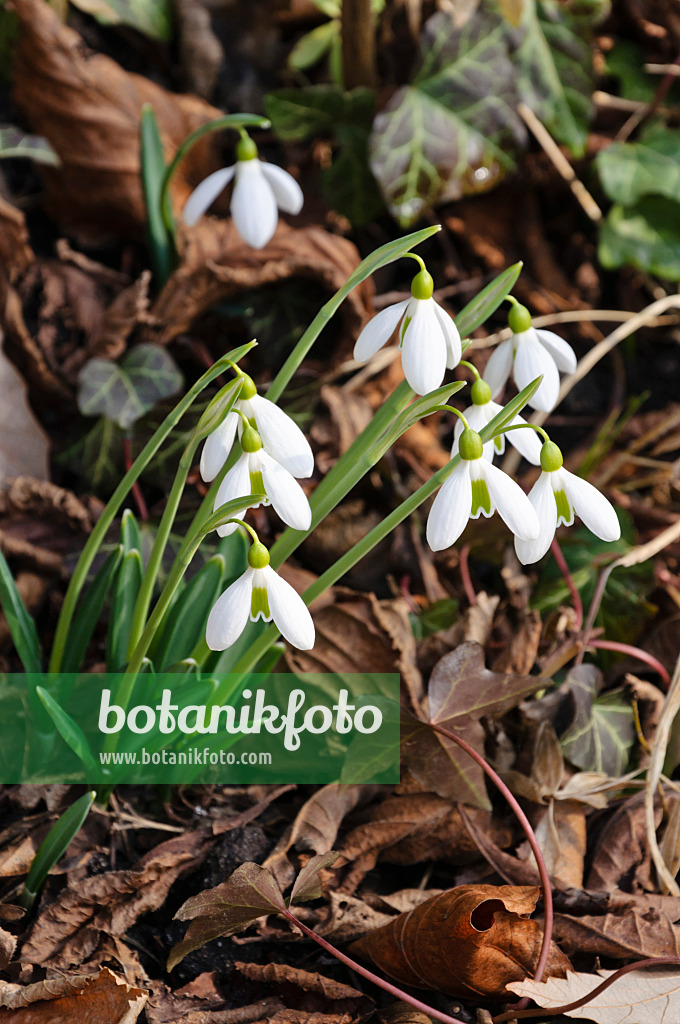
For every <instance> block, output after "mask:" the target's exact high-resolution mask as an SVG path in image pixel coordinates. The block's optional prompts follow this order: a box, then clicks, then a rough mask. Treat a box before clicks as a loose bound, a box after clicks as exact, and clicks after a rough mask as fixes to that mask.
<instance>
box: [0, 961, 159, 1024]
mask: <svg viewBox="0 0 680 1024" xmlns="http://www.w3.org/2000/svg"><path fill="white" fill-rule="evenodd" d="M10 989H11V990H12V991H11V992H10V991H8V990H10ZM0 1000H1V1001H2V1005H3V1006H4V1007H5V1009H2V1010H0V1021H2V1020H5V1021H7V1022H8V1024H9V1022H10V1021H11V1024H92V1022H93V1021H96V1022H97V1024H134V1021H136V1020H137V1018H138V1016H139V1014H140V1013H141V1012H142V1008H143V1007H144V1004H145V1003H146V1000H147V993H146V992H143V991H142V990H141V989H139V988H135V987H134V986H132V985H128V984H127V982H126V981H125V980H124V979H123V978H120V977H118V975H117V974H114V973H113V971H110V970H109V969H108V967H104V968H103V969H102V970H101V971H100V972H99V973H98V974H96V975H94V976H92V975H90V976H85V975H77V974H75V975H66V976H64V977H59V978H53V979H51V980H47V981H40V982H37V983H36V984H33V985H28V986H26V987H24V988H22V987H21V986H20V985H9V984H7V983H4V982H0Z"/></svg>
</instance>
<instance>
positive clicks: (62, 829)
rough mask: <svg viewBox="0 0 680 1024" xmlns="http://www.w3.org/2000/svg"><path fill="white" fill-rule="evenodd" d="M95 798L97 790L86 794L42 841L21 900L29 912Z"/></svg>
mask: <svg viewBox="0 0 680 1024" xmlns="http://www.w3.org/2000/svg"><path fill="white" fill-rule="evenodd" d="M96 795H97V794H96V793H95V792H94V791H91V792H89V793H85V794H84V795H83V796H81V798H80V799H79V800H76V802H75V803H74V804H72V805H71V807H69V809H68V810H67V811H65V812H64V813H63V814H62V816H61V817H60V818H59V820H58V821H57V822H55V824H54V825H53V826H52V828H51V829H50V830H49V832H48V833H47V835H46V836H45V838H44V839H43V841H42V843H41V844H40V849H39V850H38V852H37V853H36V855H35V857H34V858H33V863H32V864H31V870H30V871H29V873H28V878H27V879H26V883H25V885H24V889H23V892H22V894H21V897H20V903H21V905H22V907H26V908H27V909H28V910H30V908H31V907H32V906H33V904H34V902H35V898H36V896H37V895H38V892H39V890H40V887H41V886H42V884H43V882H44V881H45V879H46V878H47V875H48V874H49V872H50V871H51V869H52V868H53V867H54V865H55V864H56V863H57V861H58V860H59V858H60V857H61V856H62V855H63V854H64V853H65V852H66V850H67V848H68V846H69V844H70V843H71V842H72V840H73V839H74V837H75V836H76V835H77V833H78V832H79V831H80V828H81V826H82V824H83V822H84V821H85V818H86V817H87V815H88V813H89V810H90V807H92V804H93V803H94V798H95V796H96Z"/></svg>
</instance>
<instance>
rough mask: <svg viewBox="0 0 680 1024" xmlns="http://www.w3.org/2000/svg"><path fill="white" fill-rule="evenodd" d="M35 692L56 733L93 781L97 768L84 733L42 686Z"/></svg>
mask: <svg viewBox="0 0 680 1024" xmlns="http://www.w3.org/2000/svg"><path fill="white" fill-rule="evenodd" d="M35 691H36V693H37V695H38V697H39V698H40V700H41V702H42V705H43V707H44V708H45V710H46V711H47V714H48V715H49V716H50V718H51V719H52V721H53V722H54V725H55V727H56V730H57V732H58V733H59V735H60V736H61V737H62V739H63V740H64V742H65V743H67V744H68V745H69V747H70V748H71V750H72V751H73V753H74V754H75V755H76V757H77V758H78V760H79V761H80V762H81V764H82V766H83V768H84V769H85V771H86V772H87V773H88V775H89V776H90V778H92V779H94V778H96V777H97V775H98V774H99V768H98V767H97V764H96V762H95V760H94V757H93V756H92V751H91V750H90V745H89V743H88V742H87V739H86V737H85V733H84V732H83V730H82V729H81V728H80V726H79V725H78V723H77V722H76V721H74V720H73V718H71V716H70V715H69V714H67V713H66V712H65V711H64V709H63V708H62V707H61V705H60V704H58V703H57V701H56V700H55V699H54V697H52V696H51V694H49V693H48V692H47V690H45V689H44V688H43V687H42V686H36V688H35Z"/></svg>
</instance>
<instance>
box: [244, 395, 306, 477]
mask: <svg viewBox="0 0 680 1024" xmlns="http://www.w3.org/2000/svg"><path fill="white" fill-rule="evenodd" d="M249 405H250V406H251V409H252V415H253V416H254V418H255V422H256V424H257V429H258V432H259V434H260V437H261V438H262V444H263V446H264V449H265V451H266V452H268V454H269V455H271V456H272V458H273V459H276V461H277V462H278V463H280V464H281V465H282V466H283V467H284V469H287V470H288V472H289V473H292V474H293V476H295V477H298V478H306V477H308V476H311V475H312V473H313V472H314V455H313V454H312V449H311V448H310V447H309V441H308V440H307V438H306V437H305V435H304V434H303V433H302V431H301V430H300V428H299V427H298V425H297V423H295V422H294V420H292V419H291V418H290V416H289V415H288V414H287V413H285V412H284V411H283V409H279V407H278V405H275V404H274V402H270V401H269V399H268V398H263V397H262V396H261V395H255V396H254V397H253V398H251V399H250V402H249Z"/></svg>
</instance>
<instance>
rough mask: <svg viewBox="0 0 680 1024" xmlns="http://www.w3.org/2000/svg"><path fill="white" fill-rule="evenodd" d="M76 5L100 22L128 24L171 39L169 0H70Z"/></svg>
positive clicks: (160, 38)
mask: <svg viewBox="0 0 680 1024" xmlns="http://www.w3.org/2000/svg"><path fill="white" fill-rule="evenodd" d="M71 3H72V4H73V6H74V7H77V8H78V9H79V10H81V11H85V13H86V14H90V15H92V17H93V18H95V19H96V20H97V21H98V22H99V24H100V25H129V26H130V28H134V29H136V30H137V31H138V32H141V33H142V35H145V36H148V37H149V38H150V39H157V40H158V41H159V42H161V43H169V42H170V40H171V39H172V6H171V4H170V0H71Z"/></svg>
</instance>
